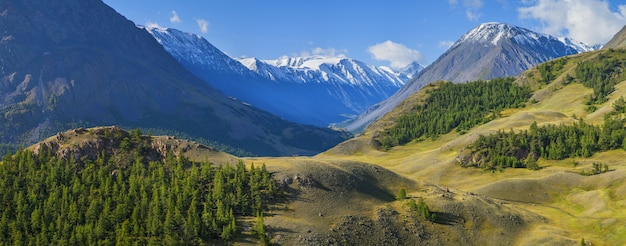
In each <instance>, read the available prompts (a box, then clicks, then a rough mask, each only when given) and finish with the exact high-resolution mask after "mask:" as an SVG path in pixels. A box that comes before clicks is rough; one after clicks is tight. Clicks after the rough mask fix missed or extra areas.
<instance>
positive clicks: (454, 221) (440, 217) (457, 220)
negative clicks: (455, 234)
mask: <svg viewBox="0 0 626 246" xmlns="http://www.w3.org/2000/svg"><path fill="white" fill-rule="evenodd" d="M433 213H434V214H435V216H436V219H435V221H434V222H435V223H437V224H441V225H458V224H462V223H463V222H464V221H465V220H464V219H463V218H461V217H460V216H456V215H453V214H451V213H445V212H433Z"/></svg>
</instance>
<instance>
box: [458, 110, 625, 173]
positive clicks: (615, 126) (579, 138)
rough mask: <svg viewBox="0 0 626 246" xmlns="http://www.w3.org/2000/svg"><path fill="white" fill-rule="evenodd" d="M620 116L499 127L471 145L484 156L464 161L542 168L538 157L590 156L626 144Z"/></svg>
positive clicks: (494, 166)
mask: <svg viewBox="0 0 626 246" xmlns="http://www.w3.org/2000/svg"><path fill="white" fill-rule="evenodd" d="M625 122H626V121H625V120H623V119H620V118H614V117H606V118H605V121H604V125H603V126H602V127H600V126H593V125H588V124H586V123H585V122H583V121H582V120H579V121H578V123H576V124H572V125H564V124H561V125H558V126H557V125H546V126H543V127H537V124H536V123H533V124H532V125H531V126H530V129H529V130H528V131H521V132H514V131H512V130H511V131H509V132H505V131H498V132H497V133H495V134H491V135H489V136H482V135H481V136H480V137H479V138H478V139H477V140H476V141H475V142H474V143H473V144H472V145H471V146H470V149H471V153H470V155H471V156H477V157H480V158H479V159H480V161H478V162H474V163H462V164H463V165H464V166H475V167H481V168H485V169H501V168H508V167H526V168H529V169H538V168H539V167H538V166H537V163H536V160H537V158H539V157H541V158H544V159H548V160H562V159H565V158H569V157H583V158H586V157H590V156H591V155H593V154H594V153H596V152H598V151H606V150H613V149H620V148H623V147H624V144H625V143H626V142H624V139H625V138H626V130H625V128H624V123H625Z"/></svg>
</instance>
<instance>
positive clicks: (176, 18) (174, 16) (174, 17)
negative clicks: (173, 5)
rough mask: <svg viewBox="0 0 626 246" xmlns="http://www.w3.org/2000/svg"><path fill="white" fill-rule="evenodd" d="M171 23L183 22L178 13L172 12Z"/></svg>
mask: <svg viewBox="0 0 626 246" xmlns="http://www.w3.org/2000/svg"><path fill="white" fill-rule="evenodd" d="M170 22H171V23H181V22H183V21H182V20H181V19H180V17H179V16H178V13H176V11H174V10H172V16H170Z"/></svg>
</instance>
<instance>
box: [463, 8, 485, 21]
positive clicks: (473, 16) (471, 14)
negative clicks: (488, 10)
mask: <svg viewBox="0 0 626 246" xmlns="http://www.w3.org/2000/svg"><path fill="white" fill-rule="evenodd" d="M465 15H467V19H468V20H471V21H477V20H478V19H480V16H481V15H483V14H481V13H480V12H478V11H472V10H469V9H468V10H465Z"/></svg>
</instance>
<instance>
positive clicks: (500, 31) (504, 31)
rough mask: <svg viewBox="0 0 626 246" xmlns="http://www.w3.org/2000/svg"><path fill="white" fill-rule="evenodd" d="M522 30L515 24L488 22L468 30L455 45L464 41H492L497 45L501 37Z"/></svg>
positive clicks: (506, 36) (507, 36)
mask: <svg viewBox="0 0 626 246" xmlns="http://www.w3.org/2000/svg"><path fill="white" fill-rule="evenodd" d="M520 31H521V30H520V29H519V28H518V27H515V26H511V25H507V24H503V23H498V22H487V23H483V24H480V25H479V26H478V27H476V28H474V29H472V30H470V31H469V32H467V33H466V34H465V35H463V36H462V37H461V38H460V39H459V40H458V41H457V42H456V43H455V44H454V45H453V46H455V45H457V44H459V43H464V42H474V43H491V44H493V45H497V44H498V42H499V41H500V40H501V39H503V38H511V37H512V36H514V35H516V34H518V33H519V32H520Z"/></svg>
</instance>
